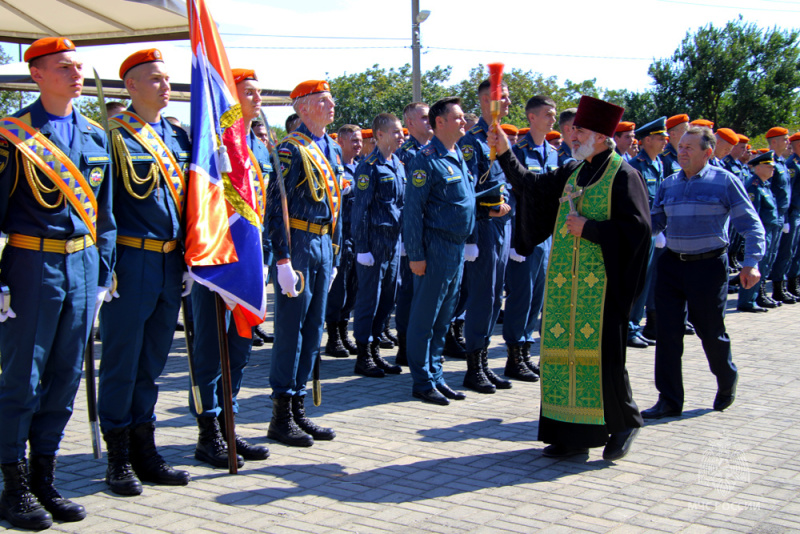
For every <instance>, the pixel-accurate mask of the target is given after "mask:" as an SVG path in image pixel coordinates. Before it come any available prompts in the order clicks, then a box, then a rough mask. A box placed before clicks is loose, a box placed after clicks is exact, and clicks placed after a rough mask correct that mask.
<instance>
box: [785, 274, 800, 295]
mask: <svg viewBox="0 0 800 534" xmlns="http://www.w3.org/2000/svg"><path fill="white" fill-rule="evenodd" d="M786 291H787V292H788V293H790V294H791V295H792V296H793V297H794V298H795V299H800V276H795V277H793V278H790V279H789V281H788V282H787V283H786Z"/></svg>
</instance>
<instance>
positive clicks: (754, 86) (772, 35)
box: [649, 17, 800, 134]
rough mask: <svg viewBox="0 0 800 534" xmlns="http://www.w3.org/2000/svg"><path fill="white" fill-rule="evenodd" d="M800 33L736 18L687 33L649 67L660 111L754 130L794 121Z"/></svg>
mask: <svg viewBox="0 0 800 534" xmlns="http://www.w3.org/2000/svg"><path fill="white" fill-rule="evenodd" d="M799 38H800V32H798V30H779V29H778V28H773V29H767V30H765V29H761V28H759V27H757V26H756V25H755V24H747V23H745V22H743V21H742V19H741V17H740V18H739V20H736V21H731V22H728V23H727V24H726V25H725V26H724V27H723V28H718V27H715V26H714V25H712V24H709V25H707V26H705V27H703V28H700V29H699V30H698V31H697V32H696V33H695V34H692V33H687V35H686V37H685V38H684V39H683V42H682V43H681V45H680V47H679V48H678V49H677V50H676V51H675V53H674V54H673V55H672V57H670V58H666V59H659V60H656V61H655V62H653V64H651V65H650V69H649V74H650V76H651V77H652V78H653V80H654V89H653V92H652V95H653V100H654V102H655V105H656V107H657V110H658V114H659V115H667V116H669V115H675V114H678V113H688V114H689V116H690V117H691V118H692V119H695V118H705V119H708V120H711V121H713V122H714V123H715V124H717V125H719V126H725V127H729V128H733V129H734V130H735V131H737V132H742V133H745V134H747V133H751V134H758V133H760V132H764V131H766V130H767V129H769V128H770V127H771V126H775V125H778V124H787V123H792V122H796V121H797V116H798V109H799V108H800V94H798V91H797V88H798V87H800V72H798V68H799V67H800V48H799V47H798V44H799V41H798V39H799Z"/></svg>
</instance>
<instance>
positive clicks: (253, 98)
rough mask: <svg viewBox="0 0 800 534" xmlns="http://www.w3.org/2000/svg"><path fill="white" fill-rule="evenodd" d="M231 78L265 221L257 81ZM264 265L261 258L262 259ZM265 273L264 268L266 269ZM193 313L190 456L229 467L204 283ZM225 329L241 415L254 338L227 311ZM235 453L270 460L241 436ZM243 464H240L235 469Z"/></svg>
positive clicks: (213, 323)
mask: <svg viewBox="0 0 800 534" xmlns="http://www.w3.org/2000/svg"><path fill="white" fill-rule="evenodd" d="M232 73H233V79H234V81H235V82H236V92H237V93H238V96H239V103H240V104H241V106H242V118H243V120H244V124H245V128H246V130H247V132H248V133H247V148H248V149H249V153H250V164H251V166H252V170H251V173H252V177H253V186H254V191H255V193H256V200H257V202H258V207H259V217H260V218H261V220H262V221H263V218H264V209H265V207H266V206H265V202H266V193H267V190H266V186H267V183H266V182H267V181H268V180H269V175H270V174H271V173H272V164H271V163H270V159H269V149H267V147H266V146H264V143H262V142H261V141H260V140H259V139H258V138H257V137H256V135H255V133H253V131H252V130H251V129H250V123H251V121H252V120H253V119H255V118H256V117H257V116H258V114H259V111H260V109H261V88H260V86H259V84H258V78H257V77H256V73H255V71H253V70H249V69H233V70H232ZM264 261H265V262H267V261H268V260H267V258H266V256H265V259H264ZM264 268H265V270H266V268H267V265H265V266H264ZM191 301H192V311H193V314H194V329H195V331H194V352H193V358H194V361H193V365H194V379H195V383H196V384H197V386H198V388H199V392H200V399H201V402H202V407H203V411H202V413H197V410H196V409H195V405H194V402H193V399H192V398H191V392H190V395H189V409H190V410H191V412H192V415H194V416H195V417H196V418H197V426H198V427H199V437H198V439H197V447H196V448H195V451H194V457H195V458H196V459H197V460H200V461H201V462H206V463H209V464H211V465H213V466H215V467H228V448H227V445H226V443H225V441H223V438H224V432H225V420H224V414H223V412H222V406H223V404H224V402H223V394H222V383H221V382H220V379H221V377H222V369H221V367H220V355H219V334H218V332H217V304H216V295H215V293H214V292H213V291H211V290H210V289H208V288H207V287H205V286H204V285H202V284H194V285H193V286H192V295H191ZM225 321H226V324H227V326H228V328H227V340H228V355H229V357H230V373H231V394H232V396H233V413H234V414H236V413H239V402H238V398H237V397H238V394H239V389H240V388H241V387H242V379H243V377H244V368H245V367H246V366H247V363H248V362H249V361H250V352H251V351H252V349H253V343H252V338H253V336H252V334H251V335H250V336H249V337H242V336H240V335H239V332H238V330H237V328H236V324H235V323H234V321H232V320H231V312H230V311H226V312H225ZM236 453H237V454H238V455H240V456H241V457H242V459H243V460H264V459H266V458H267V457H268V456H269V450H268V449H267V448H266V447H262V446H259V445H251V444H250V443H248V442H247V441H245V440H244V439H243V438H241V437H240V436H238V435H237V436H236ZM242 465H244V462H243V461H241V462H239V467H241V466H242Z"/></svg>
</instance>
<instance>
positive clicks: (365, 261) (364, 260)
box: [356, 252, 375, 267]
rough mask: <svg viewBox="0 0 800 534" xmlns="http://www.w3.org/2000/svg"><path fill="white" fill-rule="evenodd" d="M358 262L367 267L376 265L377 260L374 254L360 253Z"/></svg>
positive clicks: (357, 258) (357, 257)
mask: <svg viewBox="0 0 800 534" xmlns="http://www.w3.org/2000/svg"><path fill="white" fill-rule="evenodd" d="M356 261H357V262H358V263H360V264H361V265H364V266H365V267H372V266H373V265H375V258H374V257H373V256H372V252H359V253H358V255H357V256H356Z"/></svg>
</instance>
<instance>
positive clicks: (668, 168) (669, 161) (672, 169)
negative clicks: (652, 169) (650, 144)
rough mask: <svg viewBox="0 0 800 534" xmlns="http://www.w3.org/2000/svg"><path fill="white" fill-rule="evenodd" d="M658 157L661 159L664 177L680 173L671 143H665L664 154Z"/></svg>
mask: <svg viewBox="0 0 800 534" xmlns="http://www.w3.org/2000/svg"><path fill="white" fill-rule="evenodd" d="M658 157H659V158H660V159H661V165H662V166H663V167H664V176H665V177H667V176H672V175H673V174H675V173H677V172H680V170H681V166H680V165H679V164H678V152H677V151H676V150H675V147H674V146H672V143H667V147H666V148H665V149H664V152H662V153H661V154H659V156H658Z"/></svg>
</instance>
